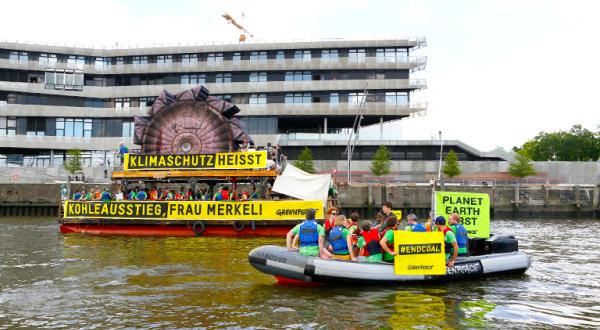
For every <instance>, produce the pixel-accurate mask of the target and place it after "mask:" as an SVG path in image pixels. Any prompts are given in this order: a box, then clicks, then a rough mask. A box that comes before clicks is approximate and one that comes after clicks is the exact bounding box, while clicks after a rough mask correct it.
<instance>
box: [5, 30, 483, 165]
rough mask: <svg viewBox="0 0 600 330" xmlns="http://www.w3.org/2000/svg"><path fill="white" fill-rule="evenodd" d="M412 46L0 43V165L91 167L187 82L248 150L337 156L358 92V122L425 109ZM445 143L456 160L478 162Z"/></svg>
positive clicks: (409, 148)
mask: <svg viewBox="0 0 600 330" xmlns="http://www.w3.org/2000/svg"><path fill="white" fill-rule="evenodd" d="M423 46H425V39H424V38H409V39H389V40H336V41H318V42H293V43H248V44H229V45H204V46H185V47H160V48H137V49H110V50H107V49H90V48H75V47H57V46H47V45H39V44H22V43H7V42H4V43H0V155H3V156H0V157H2V158H4V159H2V158H0V162H5V163H14V164H22V165H26V166H40V165H46V164H55V165H59V164H61V163H62V161H63V159H64V155H65V152H66V151H67V150H69V149H74V148H77V149H81V150H83V151H84V155H85V158H84V160H85V161H86V162H87V163H88V164H93V165H95V164H99V163H103V162H104V161H105V160H106V159H110V158H111V156H112V152H113V151H114V150H115V149H116V147H117V146H118V144H119V142H121V141H123V142H125V143H126V144H128V145H130V146H131V145H132V136H133V128H134V125H133V117H134V116H135V115H144V114H145V113H146V111H147V109H148V107H149V106H150V105H151V104H152V102H153V100H154V98H155V97H156V96H158V94H159V93H160V92H161V91H162V90H163V89H165V90H168V91H169V92H173V93H175V92H178V91H180V90H183V89H186V88H190V87H192V86H193V85H197V84H202V85H205V86H206V87H207V88H208V90H209V91H210V92H211V95H214V96H217V97H221V98H225V99H230V100H231V101H232V102H233V103H235V104H237V105H238V107H240V108H241V109H242V112H241V113H240V114H239V116H240V117H242V119H243V121H245V123H246V124H247V127H248V130H249V132H250V134H251V135H252V137H253V138H254V139H255V141H257V142H258V143H259V144H261V143H266V142H267V141H269V142H272V143H277V142H279V143H281V144H282V146H283V148H284V150H285V151H286V152H287V153H288V154H289V155H290V156H291V158H294V156H295V155H297V154H298V152H299V150H300V148H301V147H302V146H303V145H310V146H313V147H314V148H316V149H318V151H317V153H316V156H317V158H318V157H325V159H344V158H345V157H346V156H345V154H344V150H343V148H342V147H341V144H342V143H341V142H335V143H334V142H331V141H330V140H331V139H334V140H335V139H337V140H340V138H341V137H342V136H343V135H341V134H343V133H346V132H347V131H348V130H349V129H351V127H353V123H354V121H355V118H356V115H357V112H358V109H359V104H360V103H361V100H362V95H363V91H365V90H366V91H367V97H366V107H365V108H364V113H363V119H362V125H363V126H367V125H383V123H385V122H389V121H393V120H398V119H402V118H404V117H407V116H410V115H412V114H415V113H419V112H423V111H425V110H426V105H424V104H422V103H415V102H412V101H411V99H412V93H413V92H415V91H418V90H420V89H423V88H425V87H426V84H425V81H424V80H421V79H411V73H412V72H415V71H419V70H422V69H424V68H425V64H426V58H425V57H423V56H415V55H414V54H413V51H415V50H417V49H419V48H421V47H423ZM383 138H384V137H383V136H382V139H383ZM306 139H308V140H306ZM303 141H306V143H304V142H303ZM379 143H381V142H377V141H373V142H372V143H369V142H363V143H361V144H359V145H358V147H357V148H358V149H357V150H358V152H357V154H356V155H357V156H356V157H358V158H359V159H362V158H365V159H368V158H369V157H370V156H369V155H370V154H371V153H372V152H371V151H372V150H371V149H373V148H374V147H375V148H376V146H377V145H378V144H379ZM391 147H392V158H393V159H415V160H416V159H426V158H427V157H429V156H428V155H429V154H431V158H432V159H433V156H434V155H433V153H432V152H430V151H432V150H434V148H438V149H439V147H436V146H434V145H430V146H428V145H427V144H419V143H417V144H410V143H408V144H406V143H404V144H393V145H391ZM428 148H429V149H428ZM457 148H458V151H459V155H461V157H462V158H463V159H479V158H481V156H480V155H478V154H477V152H473V151H472V150H470V149H468V148H462V149H461V146H457ZM361 149H364V152H361ZM436 150H437V149H436Z"/></svg>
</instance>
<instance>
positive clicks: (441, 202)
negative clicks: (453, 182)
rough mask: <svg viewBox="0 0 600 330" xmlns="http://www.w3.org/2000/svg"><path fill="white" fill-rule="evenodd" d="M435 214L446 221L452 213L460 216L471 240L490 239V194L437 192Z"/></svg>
mask: <svg viewBox="0 0 600 330" xmlns="http://www.w3.org/2000/svg"><path fill="white" fill-rule="evenodd" d="M435 213H436V215H443V216H444V217H445V218H446V220H448V217H449V216H450V214H452V213H458V214H459V215H460V222H461V223H462V224H463V226H465V228H466V229H467V232H468V233H469V237H470V238H474V237H482V238H489V237H490V196H489V195H488V194H477V193H463V192H448V191H436V193H435Z"/></svg>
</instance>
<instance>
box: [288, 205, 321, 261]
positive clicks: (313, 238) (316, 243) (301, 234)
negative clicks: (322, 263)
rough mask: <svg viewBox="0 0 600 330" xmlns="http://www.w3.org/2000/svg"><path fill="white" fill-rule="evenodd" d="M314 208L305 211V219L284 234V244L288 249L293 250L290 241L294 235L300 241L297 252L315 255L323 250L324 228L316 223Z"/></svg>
mask: <svg viewBox="0 0 600 330" xmlns="http://www.w3.org/2000/svg"><path fill="white" fill-rule="evenodd" d="M316 213H317V212H316V211H315V209H308V210H307V211H306V220H304V221H303V222H302V223H301V224H298V225H296V226H295V227H294V228H292V230H290V231H289V232H288V233H287V235H286V246H287V249H288V251H293V248H292V242H293V240H294V237H295V236H298V239H299V241H300V249H299V252H300V254H302V255H305V256H312V257H317V256H319V255H321V251H323V243H324V241H325V229H324V228H323V226H321V225H320V224H318V223H317V220H315V216H316Z"/></svg>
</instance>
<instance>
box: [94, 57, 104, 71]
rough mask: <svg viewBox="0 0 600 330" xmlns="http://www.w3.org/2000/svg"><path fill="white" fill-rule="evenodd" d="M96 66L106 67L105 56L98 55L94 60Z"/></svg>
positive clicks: (100, 68)
mask: <svg viewBox="0 0 600 330" xmlns="http://www.w3.org/2000/svg"><path fill="white" fill-rule="evenodd" d="M94 67H95V68H96V69H99V70H102V69H103V68H104V57H96V60H95V61H94Z"/></svg>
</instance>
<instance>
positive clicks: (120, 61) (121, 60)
mask: <svg viewBox="0 0 600 330" xmlns="http://www.w3.org/2000/svg"><path fill="white" fill-rule="evenodd" d="M115 64H116V65H117V66H122V65H123V64H125V59H124V58H123V57H117V58H116V59H115Z"/></svg>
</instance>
